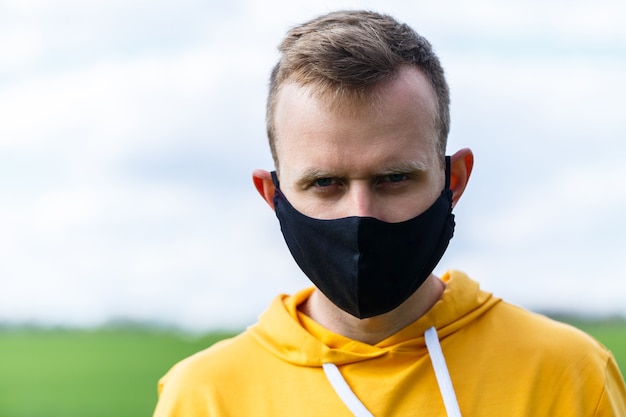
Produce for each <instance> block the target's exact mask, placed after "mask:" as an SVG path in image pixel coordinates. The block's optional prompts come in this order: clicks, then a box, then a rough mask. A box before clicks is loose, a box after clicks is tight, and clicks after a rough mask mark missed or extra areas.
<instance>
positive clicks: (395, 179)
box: [384, 174, 407, 182]
mask: <svg viewBox="0 0 626 417" xmlns="http://www.w3.org/2000/svg"><path fill="white" fill-rule="evenodd" d="M406 179H407V176H406V174H389V175H386V176H385V177H384V180H385V181H389V182H400V181H404V180H406Z"/></svg>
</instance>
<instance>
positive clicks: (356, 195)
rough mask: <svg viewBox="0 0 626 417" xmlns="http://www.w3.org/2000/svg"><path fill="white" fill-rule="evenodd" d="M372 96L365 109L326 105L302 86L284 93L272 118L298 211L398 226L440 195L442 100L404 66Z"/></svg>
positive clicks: (285, 186)
mask: <svg viewBox="0 0 626 417" xmlns="http://www.w3.org/2000/svg"><path fill="white" fill-rule="evenodd" d="M375 92H376V94H374V95H373V97H375V98H373V99H372V100H371V101H370V102H369V103H368V104H361V105H342V106H334V107H329V105H328V101H326V100H324V99H322V98H318V97H314V96H312V95H311V94H310V91H309V90H308V89H307V88H305V87H301V86H298V85H296V84H293V83H291V84H286V85H284V86H283V87H282V89H281V91H280V92H279V95H278V103H277V107H276V112H275V126H276V151H277V156H278V160H279V161H280V173H279V180H280V187H281V190H282V191H283V193H284V194H285V196H286V197H287V199H288V200H289V202H290V203H291V204H292V205H293V206H294V207H295V208H296V209H298V211H300V212H301V213H303V214H305V215H307V216H309V217H314V218H318V219H336V218H341V217H347V216H368V217H375V218H377V219H380V220H384V221H387V222H400V221H404V220H408V219H410V218H413V217H415V216H417V215H418V214H420V213H422V212H423V211H425V210H426V209H427V208H428V207H429V206H430V205H431V204H432V203H433V202H434V201H435V199H436V198H437V197H438V196H439V194H440V193H441V190H442V189H443V187H444V170H443V165H442V163H441V160H440V156H439V154H438V152H437V140H438V139H437V130H436V128H435V126H436V125H435V115H436V111H437V110H436V109H437V104H436V103H437V102H436V98H435V95H434V93H433V91H432V87H431V86H430V84H429V82H428V80H427V79H426V77H425V76H424V75H423V74H422V73H421V71H420V70H419V69H417V68H415V67H408V66H407V67H404V68H403V69H402V70H401V71H400V74H399V76H398V77H397V78H395V79H393V80H390V81H386V82H383V83H382V84H381V85H378V86H376V91H375Z"/></svg>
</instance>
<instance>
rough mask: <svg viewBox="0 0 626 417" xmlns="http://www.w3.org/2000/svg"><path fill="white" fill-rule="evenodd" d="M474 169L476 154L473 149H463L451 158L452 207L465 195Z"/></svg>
mask: <svg viewBox="0 0 626 417" xmlns="http://www.w3.org/2000/svg"><path fill="white" fill-rule="evenodd" d="M473 167H474V154H473V153H472V151H471V149H468V148H463V149H461V150H460V151H457V152H456V153H455V154H454V155H452V156H451V157H450V189H451V190H452V207H454V206H455V205H456V203H457V202H458V201H459V198H461V196H462V195H463V191H465V187H466V186H467V182H468V181H469V178H470V174H471V173H472V168H473Z"/></svg>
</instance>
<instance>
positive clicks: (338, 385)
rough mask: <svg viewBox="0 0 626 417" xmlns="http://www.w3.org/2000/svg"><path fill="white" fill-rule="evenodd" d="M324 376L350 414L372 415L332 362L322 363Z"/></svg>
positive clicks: (372, 416) (371, 416)
mask: <svg viewBox="0 0 626 417" xmlns="http://www.w3.org/2000/svg"><path fill="white" fill-rule="evenodd" d="M322 367H323V368H324V373H325V374H326V378H328V381H329V382H330V385H332V386H333V388H334V389H335V392H336V393H337V395H339V398H341V401H343V403H344V404H345V405H346V407H348V409H349V410H350V411H352V414H354V415H355V416H356V417H374V415H373V414H372V413H370V411H369V410H368V409H367V408H366V407H365V406H364V405H363V403H362V402H361V401H360V400H359V398H358V397H357V396H356V394H354V392H352V390H351V389H350V386H349V385H348V383H347V382H346V380H345V379H344V378H343V375H341V372H339V369H337V365H335V364H334V363H325V364H323V365H322Z"/></svg>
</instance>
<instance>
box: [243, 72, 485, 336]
mask: <svg viewBox="0 0 626 417" xmlns="http://www.w3.org/2000/svg"><path fill="white" fill-rule="evenodd" d="M343 104H344V105H340V106H336V105H335V106H330V105H329V102H328V101H327V100H325V99H324V98H321V97H318V96H315V95H313V94H311V91H310V90H309V88H307V87H303V86H299V85H296V84H293V83H291V84H289V83H288V84H285V85H284V86H283V87H282V88H281V91H280V92H279V94H278V102H277V107H276V113H275V124H276V133H277V134H276V138H277V141H276V150H277V156H278V160H279V161H280V172H279V181H280V186H281V190H282V191H283V193H284V194H285V196H286V197H287V199H288V200H289V202H290V203H291V204H292V205H293V206H294V207H295V208H296V209H298V210H299V211H300V212H301V213H303V214H306V215H308V216H310V217H314V218H319V219H334V218H340V217H346V216H370V217H375V218H378V219H380V220H384V221H387V222H400V221H404V220H408V219H410V218H412V217H415V216H417V215H419V214H421V213H422V212H423V211H425V210H426V209H427V208H428V207H429V206H430V205H431V204H432V203H433V202H434V201H435V200H436V198H437V197H438V196H439V194H440V193H441V191H442V189H443V187H444V183H445V171H444V166H443V164H442V161H441V157H440V156H439V155H438V153H437V147H436V143H437V133H436V129H435V117H434V115H436V111H437V110H436V109H437V106H436V98H435V95H434V92H433V90H432V87H431V86H430V84H429V82H428V80H427V79H426V77H425V76H424V75H423V74H422V72H421V70H419V69H418V68H417V67H414V66H405V67H403V68H401V70H400V71H399V74H398V76H397V77H395V78H393V79H390V80H386V81H384V82H382V83H380V84H378V85H377V86H375V88H374V94H373V95H372V100H368V101H365V102H363V103H360V104H355V103H352V104H347V105H346V103H343ZM472 167H473V154H472V152H471V150H469V149H461V150H460V151H458V152H456V153H455V154H454V155H453V156H452V157H451V176H450V177H451V178H450V188H451V189H452V192H453V205H455V204H456V202H457V201H458V200H459V198H460V197H461V195H462V194H463V191H464V190H465V187H466V185H467V182H468V180H469V177H470V173H471V171H472ZM252 176H253V181H254V184H255V187H256V188H257V190H258V191H259V193H260V194H261V196H262V197H263V198H264V199H265V200H266V201H267V203H268V204H269V205H270V207H272V209H273V208H274V207H273V202H272V197H273V196H274V185H273V184H272V180H271V176H270V173H269V172H268V171H265V170H255V171H254V172H253V175H252ZM444 289H445V284H444V283H443V282H442V281H441V280H440V279H439V278H437V277H436V276H434V275H431V276H430V277H429V278H428V279H427V280H426V281H425V282H424V284H422V286H421V287H420V288H419V289H418V290H417V291H416V292H415V293H414V294H413V295H411V297H409V298H408V299H407V300H406V301H405V302H404V303H402V304H401V305H400V306H399V307H397V308H396V309H394V310H392V311H390V312H388V313H385V314H382V315H379V316H375V317H371V318H367V319H358V318H356V317H354V316H351V315H350V314H348V313H346V312H344V311H343V310H341V309H339V308H338V307H337V306H335V305H334V304H333V303H332V302H331V301H330V300H329V299H328V298H326V297H325V296H324V294H322V293H321V292H320V291H319V290H316V291H314V292H313V295H312V296H311V297H310V298H309V300H308V301H307V302H306V303H305V304H304V305H303V306H301V310H302V311H303V312H304V313H305V314H307V315H308V316H310V317H311V318H312V319H313V320H315V321H317V322H318V323H320V324H321V325H322V326H324V327H326V328H327V329H329V330H331V331H333V332H336V333H339V334H341V335H344V336H346V337H349V338H351V339H353V340H358V341H361V342H365V343H369V344H376V343H378V342H380V341H382V340H384V339H386V338H387V337H389V336H391V335H393V334H394V333H396V332H397V331H399V330H400V329H402V328H403V327H405V326H407V325H408V324H410V323H412V322H414V321H415V320H417V319H418V318H419V317H421V316H422V315H423V314H425V313H426V312H427V311H428V310H429V309H430V308H431V307H432V306H433V305H434V304H435V303H436V302H437V301H438V300H439V299H440V298H441V295H442V293H443V291H444Z"/></svg>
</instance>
